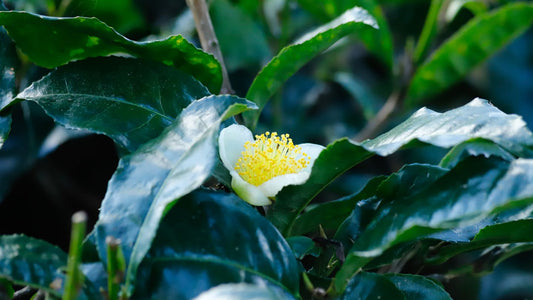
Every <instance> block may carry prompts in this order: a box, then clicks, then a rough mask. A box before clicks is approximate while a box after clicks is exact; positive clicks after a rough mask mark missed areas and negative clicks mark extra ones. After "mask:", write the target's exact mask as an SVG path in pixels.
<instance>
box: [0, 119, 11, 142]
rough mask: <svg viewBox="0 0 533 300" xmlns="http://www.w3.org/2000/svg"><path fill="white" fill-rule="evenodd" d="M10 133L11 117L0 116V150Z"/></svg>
mask: <svg viewBox="0 0 533 300" xmlns="http://www.w3.org/2000/svg"><path fill="white" fill-rule="evenodd" d="M10 131H11V115H6V116H0V148H2V146H4V142H5V141H6V139H7V136H8V135H9V132H10Z"/></svg>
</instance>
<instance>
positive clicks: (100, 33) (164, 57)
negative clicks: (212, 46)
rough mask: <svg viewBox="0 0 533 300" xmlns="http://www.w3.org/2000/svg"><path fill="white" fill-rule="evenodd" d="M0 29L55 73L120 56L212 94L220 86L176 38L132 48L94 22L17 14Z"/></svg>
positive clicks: (6, 14)
mask: <svg viewBox="0 0 533 300" xmlns="http://www.w3.org/2000/svg"><path fill="white" fill-rule="evenodd" d="M0 25H3V26H4V27H5V28H6V29H7V31H8V33H9V35H10V36H11V38H12V39H13V40H14V41H15V43H16V44H17V47H18V48H19V49H20V50H22V52H24V53H25V54H26V55H28V57H29V58H30V60H31V61H32V62H34V63H36V64H37V65H39V66H42V67H46V68H55V67H57V66H61V65H64V64H66V63H68V62H70V61H73V60H82V59H85V58H89V57H96V56H108V55H111V54H123V53H126V54H129V55H132V56H135V57H139V58H145V59H150V60H155V61H159V62H162V63H164V64H167V65H170V66H173V67H176V68H178V69H180V70H182V71H184V72H186V73H189V74H191V75H193V76H194V77H195V78H196V79H198V80H200V81H201V82H202V83H203V84H204V85H206V86H207V87H208V88H209V90H210V91H211V92H213V93H217V92H218V91H219V89H220V86H221V84H222V73H221V68H220V65H219V63H218V62H217V60H216V59H215V58H214V57H213V56H212V55H210V54H207V53H205V52H203V51H202V50H199V49H197V48H196V47H194V46H193V45H192V44H191V43H189V42H188V41H187V40H185V39H184V38H183V37H182V36H180V35H176V36H170V37H168V38H167V39H165V40H161V41H150V42H136V41H132V40H129V39H127V38H125V37H124V36H122V35H120V34H119V33H117V32H116V31H115V30H114V29H113V28H111V27H109V26H107V25H106V24H104V23H102V22H101V21H99V20H98V19H96V18H86V17H74V18H56V17H46V16H40V15H36V14H31V13H27V12H17V11H3V12H0ZM43 37H46V38H43Z"/></svg>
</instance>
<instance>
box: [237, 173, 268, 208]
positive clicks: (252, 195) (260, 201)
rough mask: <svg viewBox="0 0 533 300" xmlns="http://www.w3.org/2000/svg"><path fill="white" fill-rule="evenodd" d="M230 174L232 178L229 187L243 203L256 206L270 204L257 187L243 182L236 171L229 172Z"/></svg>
mask: <svg viewBox="0 0 533 300" xmlns="http://www.w3.org/2000/svg"><path fill="white" fill-rule="evenodd" d="M230 173H231V177H232V179H231V187H232V188H233V191H234V192H235V194H237V195H238V196H239V197H241V198H242V199H243V200H244V201H246V202H248V203H250V204H252V205H256V206H260V205H269V204H271V203H272V201H270V199H268V197H267V196H266V195H265V194H264V193H263V191H262V190H261V189H259V187H257V186H255V185H253V184H250V183H248V182H246V181H244V179H242V178H241V176H239V174H237V172H236V171H230Z"/></svg>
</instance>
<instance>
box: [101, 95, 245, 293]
mask: <svg viewBox="0 0 533 300" xmlns="http://www.w3.org/2000/svg"><path fill="white" fill-rule="evenodd" d="M253 107H254V105H253V103H250V102H248V101H246V100H244V99H241V98H238V97H234V96H210V97H206V98H203V99H200V100H197V101H194V102H193V103H192V104H191V105H189V106H188V107H187V108H186V109H185V110H184V111H183V112H182V113H181V115H180V116H179V119H177V120H176V121H175V122H173V123H172V124H171V125H170V126H169V127H168V128H167V129H165V131H164V132H163V133H162V134H161V135H160V136H159V137H157V138H156V139H154V140H151V141H150V142H148V143H146V144H144V145H143V146H141V147H140V148H139V149H138V150H137V151H136V152H134V153H132V154H131V155H128V156H126V157H124V158H122V159H121V160H120V162H119V165H118V168H117V171H116V172H115V174H114V175H113V177H112V178H111V180H110V181H109V185H108V188H107V193H106V196H105V198H104V200H103V202H102V207H101V209H100V216H99V219H98V222H97V225H96V227H95V228H96V240H97V247H98V252H99V254H100V257H101V258H102V261H106V260H105V257H106V246H105V245H106V244H105V239H106V237H107V236H113V237H115V238H118V239H120V240H121V241H122V246H123V252H124V256H125V257H126V260H127V261H129V266H128V271H127V277H126V280H127V284H128V288H129V290H130V291H131V290H132V289H133V287H134V280H135V275H136V272H137V267H138V265H139V264H140V262H141V261H142V259H143V258H144V255H145V254H146V252H147V251H148V249H149V248H150V245H151V243H152V240H153V238H154V235H155V233H156V230H157V227H158V226H159V222H160V220H161V218H162V217H163V216H164V215H165V212H166V211H167V210H168V209H169V208H170V207H172V205H173V204H175V203H176V201H177V200H178V199H179V198H180V197H182V196H184V195H186V194H188V193H189V192H191V191H192V190H194V189H196V188H197V187H199V186H200V185H201V184H202V183H203V182H204V181H205V180H206V179H207V178H208V177H209V175H210V174H211V169H212V168H213V166H214V164H215V160H216V159H217V155H216V139H217V137H218V132H219V127H220V124H221V122H222V121H223V120H224V119H227V118H228V117H230V116H232V115H234V114H237V113H240V112H242V111H244V110H246V109H250V108H253Z"/></svg>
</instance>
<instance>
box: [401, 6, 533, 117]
mask: <svg viewBox="0 0 533 300" xmlns="http://www.w3.org/2000/svg"><path fill="white" fill-rule="evenodd" d="M532 22H533V4H531V3H513V4H509V5H506V6H504V7H502V8H500V9H498V10H495V11H493V12H490V13H486V14H480V15H478V16H476V17H474V18H473V19H472V20H471V21H470V22H468V24H466V25H465V26H463V27H462V28H461V29H460V30H459V31H458V32H456V33H455V34H454V35H453V36H452V37H451V38H450V39H448V40H447V41H446V42H444V43H443V44H442V45H441V46H440V47H439V48H438V49H437V50H436V51H435V52H434V53H433V55H432V56H431V57H430V58H429V59H428V60H427V61H426V62H425V63H424V64H423V65H422V66H420V68H419V69H418V70H417V71H416V73H415V75H414V77H413V79H412V81H411V85H410V87H409V90H408V93H407V99H406V104H407V105H409V106H411V107H413V106H416V105H418V104H420V103H421V102H422V101H424V100H427V99H428V98H429V97H431V96H433V95H435V94H437V93H439V92H441V91H443V90H444V89H446V88H447V87H449V86H451V85H452V84H454V83H456V82H457V81H459V80H460V79H461V78H463V77H464V76H465V75H466V74H468V73H469V72H470V71H471V70H472V69H473V68H474V67H476V66H477V65H479V64H480V63H481V62H483V61H484V60H485V59H487V58H488V57H490V56H491V55H493V54H494V53H496V52H497V51H498V50H500V49H501V48H503V47H504V46H505V45H506V44H507V43H509V42H510V41H511V40H513V39H514V38H515V37H517V36H518V35H520V34H521V33H523V32H524V31H525V30H526V29H528V28H529V27H530V26H531V23H532Z"/></svg>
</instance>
